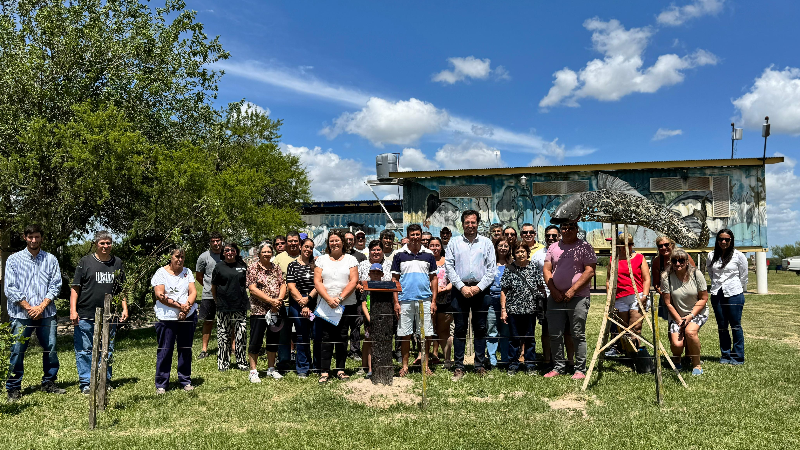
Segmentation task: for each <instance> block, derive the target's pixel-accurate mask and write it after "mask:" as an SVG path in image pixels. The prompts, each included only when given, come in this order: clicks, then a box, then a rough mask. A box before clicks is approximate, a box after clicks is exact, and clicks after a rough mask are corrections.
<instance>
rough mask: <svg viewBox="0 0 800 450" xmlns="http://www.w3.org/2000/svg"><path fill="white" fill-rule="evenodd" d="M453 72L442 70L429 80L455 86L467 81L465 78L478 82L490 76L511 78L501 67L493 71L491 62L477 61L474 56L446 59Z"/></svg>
mask: <svg viewBox="0 0 800 450" xmlns="http://www.w3.org/2000/svg"><path fill="white" fill-rule="evenodd" d="M447 61H449V62H450V65H452V66H453V70H443V71H441V72H439V73H437V74H434V75H433V76H432V77H431V79H432V80H433V81H438V82H440V83H444V84H455V83H457V82H459V81H469V80H467V78H474V79H478V80H485V79H487V78H489V76H490V75H494V78H495V79H498V80H509V79H511V77H510V76H509V75H508V71H507V70H506V68H505V67H503V66H497V67H496V68H495V69H494V70H492V68H491V63H492V62H491V60H490V59H489V58H485V59H478V58H475V57H474V56H467V57H466V58H459V57H454V58H447Z"/></svg>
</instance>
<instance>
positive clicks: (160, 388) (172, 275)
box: [150, 248, 197, 395]
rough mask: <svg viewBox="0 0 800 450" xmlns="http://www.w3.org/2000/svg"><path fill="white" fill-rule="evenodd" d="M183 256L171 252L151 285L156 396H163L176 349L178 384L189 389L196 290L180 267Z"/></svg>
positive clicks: (183, 253) (195, 314)
mask: <svg viewBox="0 0 800 450" xmlns="http://www.w3.org/2000/svg"><path fill="white" fill-rule="evenodd" d="M184 258H186V253H185V252H184V251H183V249H180V248H176V249H174V250H172V252H170V256H169V264H167V265H166V266H164V267H161V268H159V269H158V270H157V271H156V273H155V275H153V278H152V280H150V284H151V285H152V286H153V291H154V292H155V298H156V303H155V310H156V319H158V322H156V323H155V329H156V341H157V342H158V350H157V354H156V394H159V395H160V394H164V393H165V392H166V390H167V385H168V384H169V372H170V370H171V369H172V352H173V350H174V347H175V345H176V344H177V347H178V383H179V384H180V385H181V386H182V387H183V390H185V391H191V390H193V389H194V387H193V386H192V380H191V376H192V341H193V338H194V329H195V327H197V305H195V304H194V303H195V299H196V298H197V291H196V290H195V287H194V275H193V274H192V272H191V271H190V270H189V269H187V268H186V267H184V266H183V261H184Z"/></svg>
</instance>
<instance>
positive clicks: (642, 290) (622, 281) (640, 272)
mask: <svg viewBox="0 0 800 450" xmlns="http://www.w3.org/2000/svg"><path fill="white" fill-rule="evenodd" d="M626 237H627V240H628V254H630V256H631V268H632V269H633V280H634V281H635V282H636V291H634V288H633V283H632V282H631V275H630V271H629V270H628V261H627V259H626V258H625V238H626ZM610 278H611V265H610V264H609V266H608V272H607V273H606V289H611V282H610ZM635 292H638V293H639V299H640V300H641V304H642V305H644V307H645V308H649V305H648V304H647V301H648V300H647V293H648V292H650V268H649V267H648V265H647V261H646V260H645V259H644V255H642V254H641V253H634V252H633V236H631V235H630V234H628V235H625V234H624V233H623V234H620V235H619V236H617V295H616V301H615V302H614V308H616V310H617V315H618V316H619V318H620V319H621V320H622V323H623V324H625V325H626V326H629V325H630V324H631V323H636V322H637V321H639V322H638V323H636V325H635V326H634V327H633V331H635V332H636V334H642V324H643V321H641V320H639V319H640V318H641V317H642V311H641V310H640V307H639V301H638V300H637V299H636V295H635ZM635 344H636V343H635Z"/></svg>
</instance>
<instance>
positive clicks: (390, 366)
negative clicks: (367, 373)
mask: <svg viewBox="0 0 800 450" xmlns="http://www.w3.org/2000/svg"><path fill="white" fill-rule="evenodd" d="M393 305H394V295H393V293H392V292H376V291H373V292H371V293H370V316H371V317H370V318H371V319H372V323H371V325H372V330H371V333H370V338H371V339H372V383H373V384H383V385H387V386H391V385H392V378H394V361H393V360H392V338H393V337H394V335H395V332H396V330H395V328H394V321H393V317H394V307H393Z"/></svg>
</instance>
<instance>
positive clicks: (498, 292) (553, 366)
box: [4, 210, 747, 401]
mask: <svg viewBox="0 0 800 450" xmlns="http://www.w3.org/2000/svg"><path fill="white" fill-rule="evenodd" d="M479 223H480V214H479V213H478V212H477V211H472V210H469V211H464V212H463V213H462V215H461V225H462V229H463V234H461V235H460V236H457V237H455V238H453V236H452V233H451V232H450V230H449V229H448V228H443V229H442V230H441V232H440V236H439V237H435V236H432V235H431V233H429V232H423V231H422V227H421V226H420V225H418V224H411V225H409V226H408V227H407V229H406V237H405V238H404V239H403V241H401V244H402V247H401V248H399V249H396V248H395V236H394V232H392V231H389V230H384V231H383V232H382V233H381V234H380V239H378V240H374V241H372V242H370V243H369V244H367V243H366V236H365V234H364V232H363V231H357V232H355V233H353V232H349V231H339V230H333V231H331V232H330V233H329V235H328V236H327V240H326V248H325V251H324V252H323V253H321V254H319V252H317V250H316V249H315V244H314V241H313V240H312V239H310V238H308V236H307V235H305V234H304V233H297V232H291V233H288V234H287V235H286V236H280V237H278V238H276V239H275V240H274V241H273V242H263V243H261V244H260V245H258V246H256V248H255V253H254V255H253V257H252V258H250V260H249V261H245V260H244V259H243V258H242V252H241V250H240V248H239V247H238V246H237V244H235V243H232V242H223V237H222V236H221V235H220V234H219V233H212V234H211V236H210V241H209V249H208V251H206V252H204V253H203V254H202V255H200V257H199V258H198V261H197V265H196V271H195V272H194V273H193V272H192V271H191V270H189V269H188V268H187V267H185V257H186V254H185V251H184V250H183V249H180V248H176V249H173V250H172V251H171V252H170V254H169V261H168V263H167V264H166V265H165V266H163V267H159V268H158V269H157V270H156V272H155V274H154V275H153V277H152V279H151V285H152V287H153V294H154V299H155V302H154V311H155V316H156V323H155V326H154V328H155V332H156V338H157V342H158V346H157V356H156V370H155V387H156V393H157V394H163V393H165V392H166V390H167V388H168V384H169V379H170V371H171V368H172V359H173V356H174V353H175V350H176V349H177V353H178V355H177V357H178V364H177V365H178V367H177V373H178V384H179V385H180V388H181V389H183V390H186V391H191V390H193V389H194V388H193V385H192V383H191V370H192V369H191V368H192V359H193V354H192V348H193V340H194V334H195V329H196V327H197V323H198V321H202V322H203V325H202V338H201V344H202V347H201V351H200V352H199V354H198V355H197V358H198V359H202V358H206V357H208V356H209V351H208V348H209V341H210V337H211V333H212V331H213V329H214V327H215V326H216V328H217V342H218V345H217V347H218V349H217V368H218V369H219V370H220V371H225V370H228V369H231V368H235V369H239V370H244V371H249V375H248V379H249V381H250V382H253V383H259V382H261V378H260V375H259V371H258V361H259V356H260V355H261V354H262V349H263V350H265V352H266V354H267V365H268V368H267V371H266V375H267V376H268V377H271V378H275V379H280V378H282V377H283V375H281V371H288V370H295V371H296V373H297V376H298V377H301V378H306V377H308V374H309V373H310V372H312V371H313V372H317V373H319V374H320V376H319V379H318V380H319V382H320V383H325V382H327V381H328V380H329V379H330V377H331V376H333V377H335V378H338V379H347V378H349V376H348V374H347V373H346V372H345V370H344V369H345V362H346V359H347V357H348V355H350V356H354V355H358V354H359V353H360V355H358V356H359V359H361V360H362V363H363V364H362V365H363V366H364V367H363V369H366V371H365V373H366V376H370V375H371V372H372V358H371V345H370V329H371V316H370V302H369V295H368V293H367V292H365V291H364V289H363V288H362V285H361V283H359V282H360V281H365V280H383V281H389V280H394V281H397V282H399V283H400V286H401V288H402V289H401V291H400V292H398V293H396V295H395V297H394V313H395V320H396V336H397V338H396V344H397V347H399V349H398V350H399V351H400V352H399V353H400V355H399V356H400V358H399V359H400V361H401V362H400V369H399V376H401V377H402V376H406V375H407V374H408V373H409V370H410V368H411V367H412V366H413V365H414V364H416V362H415V363H414V364H412V363H410V356H411V347H412V343H414V342H415V341H417V339H416V338H415V336H417V335H418V334H419V333H420V331H421V330H424V335H425V337H426V339H425V345H424V346H423V345H420V346H419V353H420V354H419V356H418V357H417V361H419V360H421V359H422V358H428V361H429V363H430V365H429V366H428V370H430V366H435V365H437V364H439V363H440V362H441V360H440V359H439V357H438V354H439V349H440V348H441V350H442V351H443V353H444V359H445V362H446V365H447V366H448V367H450V364H449V358H450V354H451V350H452V354H453V355H452V356H453V361H452V369H453V377H452V378H453V380H454V381H457V380H459V379H461V378H462V377H464V376H465V365H464V353H465V347H466V342H467V329H468V321H469V320H471V324H472V330H473V334H474V350H475V359H474V365H473V367H474V371H475V373H476V374H477V375H479V376H482V375H484V374H485V373H486V371H487V369H488V368H491V367H492V366H505V367H506V368H507V371H508V374H509V375H514V374H516V373H517V372H518V371H520V370H524V371H526V372H528V373H534V372H535V371H536V370H543V371H545V372H546V373H545V375H544V377H546V378H552V377H556V376H559V375H563V374H567V375H569V374H570V373H571V374H572V378H573V379H576V380H580V379H583V378H584V377H585V372H586V334H585V331H586V330H585V328H586V318H587V315H588V311H589V306H590V292H589V290H590V288H589V282H590V280H591V278H592V277H593V276H594V274H595V270H596V264H597V257H596V256H595V251H594V249H593V247H592V246H591V245H590V244H589V243H588V242H586V241H585V240H582V239H579V238H578V224H577V223H564V224H561V225H560V227H559V226H555V225H551V226H548V227H547V228H546V229H545V244H544V245H543V244H540V243H538V242H537V241H536V229H535V227H534V226H533V225H532V224H529V223H526V224H523V226H522V227H521V228H520V234H521V239H517V231H516V229H515V228H513V227H506V228H505V229H503V227H502V226H500V225H497V224H495V225H492V226H491V228H490V237H484V236H481V235H479V234H478V226H479ZM42 236H43V230H42V229H41V227H40V226H38V225H31V226H28V227H27V228H26V229H25V232H24V238H25V242H26V248H25V249H24V250H22V251H20V252H17V253H14V254H13V255H12V256H11V257H10V258H9V259H8V262H7V264H6V270H5V278H4V288H5V292H6V295H7V298H8V311H9V315H10V317H11V321H12V322H11V330H12V333H14V334H17V335H19V336H21V337H22V339H19V340H18V341H17V342H16V343H15V344H14V345H13V346H12V348H11V359H10V362H9V366H10V368H9V375H8V379H7V382H6V389H7V392H8V399H9V401H16V400H17V399H19V398H20V395H21V391H20V387H21V382H22V376H23V373H24V370H23V369H24V366H23V362H24V357H25V351H26V349H27V346H28V340H27V338H29V337H31V336H32V335H33V334H34V333H35V334H36V335H37V338H38V340H39V342H40V343H41V344H42V347H43V351H44V356H43V370H44V375H43V377H42V383H41V388H42V390H43V391H45V392H50V393H55V394H63V393H65V390H64V389H61V388H59V387H58V386H57V385H56V384H55V381H56V378H57V374H58V369H59V360H58V355H57V352H56V350H55V343H56V326H57V324H56V317H55V315H56V309H55V305H54V300H55V299H56V298H57V296H58V293H59V291H60V288H61V273H60V268H59V264H58V261H57V260H56V258H55V257H54V256H53V255H52V254H50V253H47V252H45V251H44V250H42V249H41V243H42ZM93 241H94V244H95V245H94V252H93V253H90V254H89V255H86V256H84V257H83V258H81V260H80V262H79V263H78V266H77V268H76V271H75V276H74V278H73V281H72V283H71V295H70V320H71V321H72V323H73V324H74V347H75V359H76V366H77V369H78V377H79V387H80V389H81V390H82V391H83V392H85V393H86V392H88V389H89V381H90V373H91V365H92V362H91V354H92V336H93V332H94V326H95V323H94V314H95V308H97V307H102V305H103V298H104V297H105V296H106V294H112V295H117V294H119V290H120V286H121V285H122V284H123V283H124V280H125V271H124V266H123V263H122V261H121V260H120V259H119V258H118V257H116V256H114V255H113V254H112V248H113V241H112V236H111V235H110V234H109V233H108V232H105V231H100V232H98V233H96V234H95V236H94V240H93ZM626 244H627V245H628V246H629V247H628V249H627V251H628V254H629V255H630V256H631V261H630V267H629V264H628V260H627V258H625V254H626V251H625V246H626ZM616 245H617V247H618V252H617V254H618V255H620V256H619V257H618V260H617V261H612V262H611V263H612V264H614V263H616V264H618V279H617V293H616V299H615V300H616V301H615V308H616V311H617V314H618V317H619V318H620V320H622V322H623V323H624V324H625V325H626V326H628V325H629V324H633V325H634V326H633V328H632V329H633V330H634V331H635V332H637V333H640V331H641V323H642V322H641V320H640V319H641V317H642V312H643V310H646V309H647V308H649V305H648V304H647V297H646V293H647V292H648V291H649V290H650V285H651V283H652V284H653V285H654V286H653V287H654V289H655V291H656V292H657V293H658V294H660V296H661V303H662V307H660V308H659V310H660V312H661V313H662V314H666V316H667V317H668V319H669V337H670V344H671V349H672V352H673V358H674V359H675V362H676V364H678V365H680V360H681V356H682V355H683V352H684V351H685V352H686V355H687V356H688V357H691V360H692V366H693V373H694V374H696V375H699V374H702V367H701V365H700V341H699V337H698V332H699V329H700V327H702V326H703V324H704V323H705V322H706V321H707V320H708V306H707V301H708V297H709V295H708V294H709V293H711V303H712V306H713V309H714V313H715V316H716V320H717V323H718V325H719V337H720V348H721V352H722V355H721V358H720V362H721V363H724V364H734V365H737V364H743V363H744V334H743V331H742V328H741V316H742V308H743V305H744V291H745V290H746V285H747V259H746V258H745V256H744V255H743V254H742V253H741V252H739V251H738V250H736V249H735V245H734V235H733V232H732V231H731V230H728V229H723V230H720V231H719V232H718V233H717V236H716V241H715V247H714V251H712V252H710V253H709V254H708V259H707V269H708V273H709V275H710V277H711V289H710V290H709V289H708V286H707V283H706V279H705V277H704V275H703V274H702V273H701V272H700V271H699V270H697V269H696V268H695V263H694V261H693V260H692V258H691V257H690V256H689V255H688V254H687V253H686V252H685V251H684V250H683V249H681V248H677V247H676V246H675V244H674V242H672V241H671V240H670V239H669V238H667V237H665V236H662V237H660V238H658V240H657V246H658V256H657V257H656V258H654V259H653V265H652V268H650V267H649V266H648V264H647V261H646V260H645V258H644V257H643V255H641V254H638V253H635V252H634V251H633V239H632V236H630V235H627V236H626V235H620V236H618V237H617V241H616ZM652 280H658V281H659V282H657V283H654V282H653V281H652ZM195 282H198V283H199V284H200V285H201V286H202V290H201V292H200V293H199V294H200V304H199V305H198V304H197V301H198V299H197V296H198V289H196V288H195ZM323 303H324V305H326V306H327V307H328V310H329V311H339V315H340V316H341V317H340V319H339V320H338V321H334V320H323V319H321V318H319V317H317V314H322V312H320V311H319V310H318V308H319V307H320V306H322V305H323ZM120 307H121V311H119V316H118V319H119V322H124V321H125V320H126V319H127V317H128V307H127V302H126V299H122V301H121V305H120ZM420 307H421V308H422V311H420V309H419V308H420ZM248 311H249V313H248ZM420 312H422V314H420ZM421 317H422V319H421ZM315 319H316V320H315ZM248 322H249V328H250V333H249V340H247V336H248V334H247V328H248ZM115 323H116V321H115ZM537 323H538V324H539V325H540V327H541V336H542V343H541V344H542V358H541V360H539V359H538V357H537V353H536V339H535V335H536V324H537ZM362 327H363V328H364V330H365V335H364V340H363V345H361V344H362V335H361V330H362ZM729 329H730V331H729ZM114 334H115V327H114V326H112V330H111V339H110V342H109V349H108V351H109V364H108V372H107V374H106V377H107V379H108V380H109V381H110V380H111V376H112V364H111V362H112V361H113V347H114V343H113V342H114ZM265 342H266V346H265V345H264V344H265ZM312 343H313V345H312ZM487 352H488V354H487ZM498 352H499V353H500V358H499V360H498V359H497V353H498ZM565 353H566V355H565ZM334 354H335V356H334ZM231 358H234V359H235V362H233V361H231ZM334 360H335V361H334ZM332 363H335V364H334V365H333V366H332ZM109 386H110V383H109Z"/></svg>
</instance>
